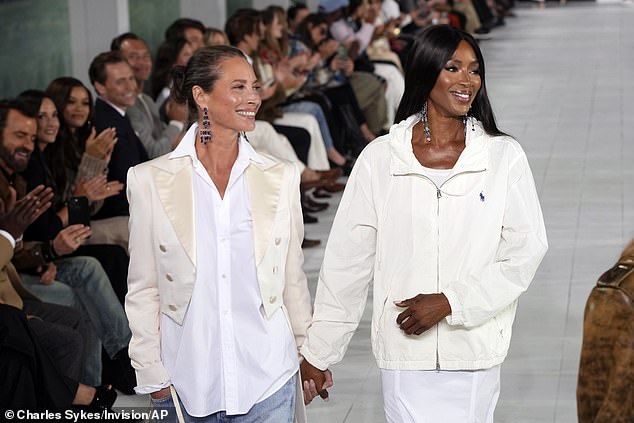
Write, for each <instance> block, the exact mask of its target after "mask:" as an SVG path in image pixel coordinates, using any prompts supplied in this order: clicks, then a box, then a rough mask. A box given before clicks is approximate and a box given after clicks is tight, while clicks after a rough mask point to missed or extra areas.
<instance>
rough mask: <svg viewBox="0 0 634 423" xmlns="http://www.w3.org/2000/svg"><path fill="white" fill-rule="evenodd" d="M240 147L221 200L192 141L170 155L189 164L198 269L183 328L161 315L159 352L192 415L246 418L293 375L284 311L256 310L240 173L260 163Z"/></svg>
mask: <svg viewBox="0 0 634 423" xmlns="http://www.w3.org/2000/svg"><path fill="white" fill-rule="evenodd" d="M194 142H195V141H194ZM238 148H239V152H238V158H237V160H236V162H235V163H234V165H233V168H232V169H231V175H230V178H229V184H228V186H227V189H226V191H225V196H224V198H221V197H220V193H219V192H218V189H217V188H216V186H215V185H214V183H213V181H212V180H211V178H210V177H209V175H208V173H207V171H206V170H205V168H204V166H203V165H202V163H201V162H200V161H199V160H198V158H197V156H196V150H195V147H194V144H193V142H191V141H190V140H187V139H184V140H183V142H181V143H180V144H179V145H178V147H177V148H176V150H175V151H174V153H172V155H173V156H179V157H180V156H185V155H188V156H190V157H191V158H192V161H193V167H194V177H193V179H194V181H193V182H194V183H193V186H194V207H195V213H196V245H197V248H196V251H197V259H196V262H197V267H196V283H195V286H194V291H193V294H192V298H191V302H190V304H189V308H188V310H187V314H186V316H185V320H184V322H183V325H182V326H180V325H178V324H176V323H175V322H174V321H173V320H171V319H170V318H169V317H167V316H165V315H161V355H162V360H163V364H164V365H165V368H166V369H167V371H168V373H169V375H170V377H171V383H172V384H173V385H174V387H175V388H176V391H177V392H178V394H179V397H180V399H181V401H182V403H183V404H184V406H185V409H186V410H187V412H188V413H189V414H190V415H192V416H196V417H202V416H207V415H210V414H213V413H216V412H218V411H222V410H224V411H226V412H227V414H228V415H234V414H244V413H246V412H248V411H249V409H250V408H251V407H252V406H253V405H254V404H256V403H257V402H260V401H262V400H264V399H266V398H267V397H269V396H270V395H271V394H273V393H275V392H276V391H277V390H278V389H280V388H281V387H282V385H284V383H286V382H287V381H288V379H289V378H290V377H292V376H293V375H294V374H295V373H296V372H297V370H298V359H297V347H296V345H295V341H294V338H293V334H292V332H291V329H290V326H289V324H288V322H287V321H286V318H285V316H284V313H283V311H282V309H279V310H278V311H277V312H276V313H275V314H274V315H273V316H272V317H271V319H270V320H267V319H266V317H265V315H264V312H263V310H262V298H261V295H260V289H259V285H258V280H257V274H256V263H255V253H254V239H253V222H252V217H251V207H250V200H249V192H248V187H247V182H246V178H245V176H244V171H245V169H246V168H247V166H249V162H250V161H256V162H257V161H259V160H261V159H260V157H259V155H258V154H257V153H256V152H255V151H254V150H253V148H252V147H251V146H250V145H249V143H248V142H247V141H246V140H245V139H243V138H242V137H241V138H240V140H239V144H238ZM267 300H268V299H267Z"/></svg>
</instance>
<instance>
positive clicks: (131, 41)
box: [110, 32, 187, 159]
mask: <svg viewBox="0 0 634 423" xmlns="http://www.w3.org/2000/svg"><path fill="white" fill-rule="evenodd" d="M110 50H112V51H119V52H121V55H122V56H123V57H124V58H125V59H126V60H127V62H128V64H129V65H130V66H131V67H132V70H133V72H134V77H135V78H136V83H137V91H136V92H137V98H136V101H135V102H134V105H132V106H131V107H129V108H128V111H127V114H128V118H129V119H130V123H131V124H132V127H133V128H134V130H135V131H136V133H137V135H138V136H139V139H140V140H141V142H142V143H143V146H144V147H145V149H146V151H147V152H148V155H149V156H150V158H151V159H153V158H155V157H158V156H161V155H163V154H167V153H169V152H171V151H172V150H173V149H174V147H176V145H177V144H178V142H179V141H180V139H181V137H182V135H183V133H182V131H183V128H184V127H185V124H186V123H187V107H185V106H184V105H179V104H177V103H176V102H174V101H173V100H170V99H168V100H167V101H166V104H165V114H166V115H167V118H168V119H169V124H166V123H165V122H163V121H162V120H161V117H160V114H159V107H158V105H157V104H156V103H155V102H154V100H152V97H150V96H149V95H147V94H145V93H144V92H143V88H144V85H145V82H146V81H147V80H148V79H149V78H150V74H151V73H152V56H151V55H150V50H149V49H148V46H147V44H146V43H145V41H144V40H142V39H141V38H139V37H138V36H137V35H136V34H133V33H131V32H126V33H125V34H121V35H119V36H118V37H116V38H115V39H114V40H112V43H111V44H110Z"/></svg>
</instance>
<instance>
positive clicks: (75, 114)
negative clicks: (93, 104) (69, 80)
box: [62, 87, 90, 130]
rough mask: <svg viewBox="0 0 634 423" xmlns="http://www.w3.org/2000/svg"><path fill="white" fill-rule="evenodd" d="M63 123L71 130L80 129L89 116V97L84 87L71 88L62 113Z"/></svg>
mask: <svg viewBox="0 0 634 423" xmlns="http://www.w3.org/2000/svg"><path fill="white" fill-rule="evenodd" d="M62 114H63V115H64V122H66V124H67V125H68V127H69V128H70V129H71V130H75V129H77V128H81V127H82V126H84V125H85V124H86V121H87V120H88V117H89V116H90V97H89V96H88V91H86V89H85V88H84V87H73V88H72V89H71V90H70V94H69V96H68V99H67V101H66V106H65V107H64V110H63V111H62Z"/></svg>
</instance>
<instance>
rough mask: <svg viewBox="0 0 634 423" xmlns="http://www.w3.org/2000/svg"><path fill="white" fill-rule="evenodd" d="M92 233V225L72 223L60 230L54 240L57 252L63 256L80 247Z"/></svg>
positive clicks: (54, 247)
mask: <svg viewBox="0 0 634 423" xmlns="http://www.w3.org/2000/svg"><path fill="white" fill-rule="evenodd" d="M91 234H92V232H91V230H90V226H84V225H70V226H67V227H65V228H64V229H62V230H61V231H59V233H58V234H57V236H56V237H55V239H54V240H53V249H54V250H55V254H57V255H58V256H63V255H66V254H70V253H72V252H73V251H75V250H76V249H78V248H79V246H80V245H82V244H83V242H84V241H85V240H86V239H88V238H89V237H90V235H91Z"/></svg>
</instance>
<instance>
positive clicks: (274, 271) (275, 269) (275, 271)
mask: <svg viewBox="0 0 634 423" xmlns="http://www.w3.org/2000/svg"><path fill="white" fill-rule="evenodd" d="M273 274H274V275H277V266H273Z"/></svg>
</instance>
